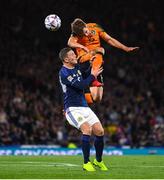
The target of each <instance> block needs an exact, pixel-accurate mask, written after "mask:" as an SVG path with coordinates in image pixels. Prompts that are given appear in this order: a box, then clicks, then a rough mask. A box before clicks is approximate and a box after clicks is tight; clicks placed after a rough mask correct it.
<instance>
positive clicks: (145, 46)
mask: <svg viewBox="0 0 164 180" xmlns="http://www.w3.org/2000/svg"><path fill="white" fill-rule="evenodd" d="M49 14H57V15H58V16H59V17H60V18H61V20H62V26H61V28H60V29H59V30H58V31H57V32H50V31H48V30H47V29H46V28H45V27H44V18H45V17H46V16H47V15H49ZM76 17H79V18H82V19H83V20H84V21H86V22H96V23H98V24H100V25H101V26H102V27H103V28H104V29H105V31H106V32H107V33H109V35H111V36H113V37H114V38H116V39H118V40H119V41H121V42H122V43H124V44H126V45H128V46H139V47H141V49H140V51H139V52H137V53H135V54H134V53H133V54H128V53H125V52H123V51H121V50H118V49H115V48H112V47H110V46H108V45H107V44H106V43H104V42H102V43H103V47H104V48H105V50H106V55H105V57H104V61H105V70H104V79H105V87H104V97H103V101H102V102H101V103H100V104H96V105H93V107H92V108H93V110H94V111H95V112H96V114H97V115H98V117H99V118H100V120H101V121H102V124H103V126H104V128H105V144H106V146H117V147H120V146H129V147H145V146H146V147H147V146H156V147H159V146H164V90H163V88H164V78H163V77H164V45H163V44H164V33H163V30H164V23H163V19H164V15H163V8H162V1H161V0H158V1H156V0H149V1H147V0H146V1H141V0H137V1H131V0H125V1H123V0H101V1H99V0H95V1H93V0H87V1H86V0H83V1H82V0H58V1H56V0H47V1H45V0H35V1H34V0H26V1H25V0H5V1H1V5H0V145H1V146H4V145H22V144H26V145H27V144H46V145H53V144H56V145H59V146H62V147H67V146H68V145H69V143H71V142H72V143H74V144H75V145H76V146H80V133H79V132H78V131H77V130H76V129H75V128H72V127H71V126H69V125H68V124H67V123H66V122H65V118H64V116H63V113H62V109H63V104H62V94H61V89H60V86H59V82H58V70H59V69H60V67H61V63H60V61H59V59H58V52H59V51H60V49H61V48H63V47H65V46H66V45H67V40H68V38H69V36H70V33H71V31H70V23H71V22H72V21H73V20H74V18H76Z"/></svg>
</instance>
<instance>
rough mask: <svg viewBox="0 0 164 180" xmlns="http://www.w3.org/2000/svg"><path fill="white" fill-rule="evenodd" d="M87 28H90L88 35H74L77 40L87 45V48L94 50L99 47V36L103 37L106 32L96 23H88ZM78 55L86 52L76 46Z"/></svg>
mask: <svg viewBox="0 0 164 180" xmlns="http://www.w3.org/2000/svg"><path fill="white" fill-rule="evenodd" d="M87 28H88V29H89V30H90V32H91V34H90V35H89V36H83V37H79V36H76V35H74V37H75V38H77V42H78V43H79V44H82V45H83V46H85V47H87V48H88V49H89V50H95V49H96V48H98V47H101V43H100V38H103V37H104V36H105V35H106V32H105V31H104V30H103V29H102V28H101V27H100V26H99V25H97V24H96V23H88V24H87ZM76 52H77V55H78V56H83V55H84V54H86V52H85V51H84V50H83V49H81V48H76Z"/></svg>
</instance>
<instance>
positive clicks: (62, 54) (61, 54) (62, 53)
mask: <svg viewBox="0 0 164 180" xmlns="http://www.w3.org/2000/svg"><path fill="white" fill-rule="evenodd" d="M71 50H72V49H71V48H70V47H65V48H63V49H61V50H60V52H59V58H60V59H61V61H62V62H64V59H65V58H66V57H67V53H68V52H69V51H71Z"/></svg>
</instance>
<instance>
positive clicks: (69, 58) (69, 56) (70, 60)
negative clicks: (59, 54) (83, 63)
mask: <svg viewBox="0 0 164 180" xmlns="http://www.w3.org/2000/svg"><path fill="white" fill-rule="evenodd" d="M66 59H67V61H68V63H69V64H70V65H75V64H77V57H76V54H75V53H74V51H72V50H71V51H69V52H68V53H67V58H66Z"/></svg>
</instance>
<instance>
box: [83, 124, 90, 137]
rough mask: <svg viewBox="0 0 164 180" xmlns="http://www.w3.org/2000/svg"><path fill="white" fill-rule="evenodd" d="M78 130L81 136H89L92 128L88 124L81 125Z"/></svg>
mask: <svg viewBox="0 0 164 180" xmlns="http://www.w3.org/2000/svg"><path fill="white" fill-rule="evenodd" d="M80 129H81V132H82V133H83V134H87V135H91V133H92V128H91V127H90V126H89V125H88V124H83V125H82V126H81V128H80Z"/></svg>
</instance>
